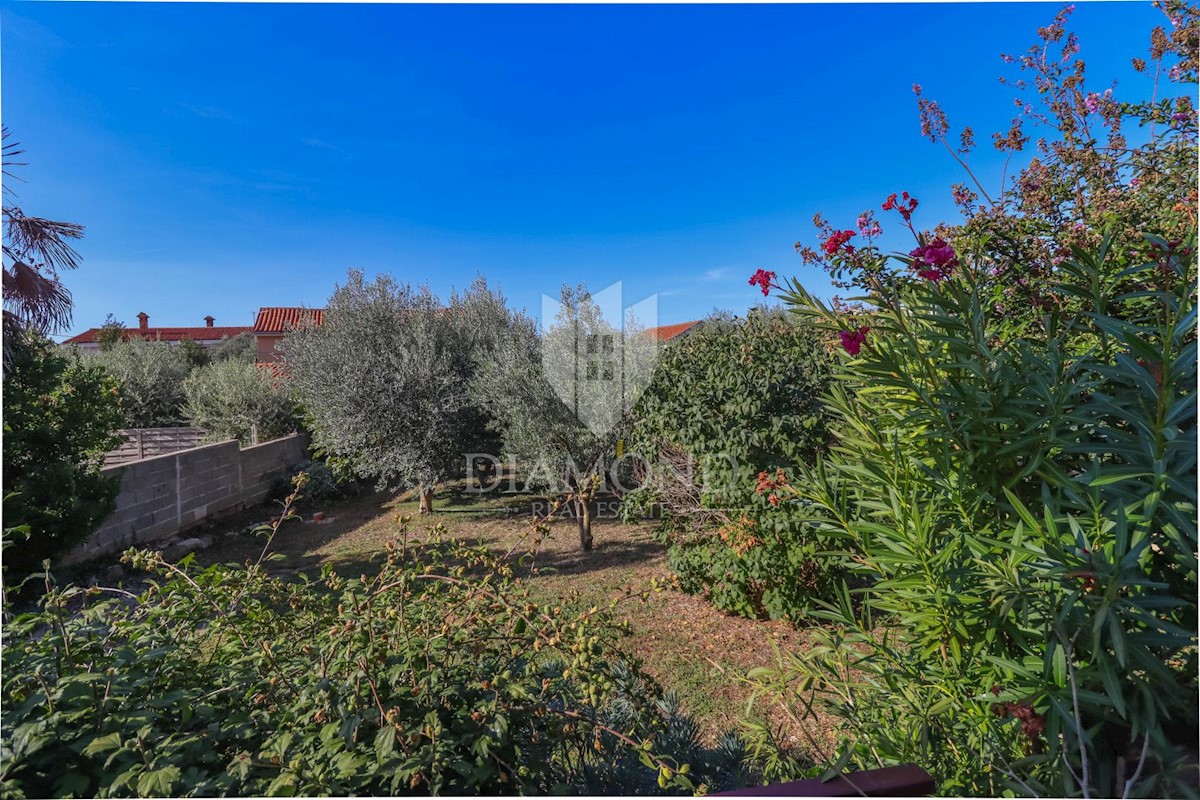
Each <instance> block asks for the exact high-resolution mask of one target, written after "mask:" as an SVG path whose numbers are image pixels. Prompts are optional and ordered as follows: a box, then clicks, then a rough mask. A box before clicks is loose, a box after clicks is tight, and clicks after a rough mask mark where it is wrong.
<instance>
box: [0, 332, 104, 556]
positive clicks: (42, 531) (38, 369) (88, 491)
mask: <svg viewBox="0 0 1200 800" xmlns="http://www.w3.org/2000/svg"><path fill="white" fill-rule="evenodd" d="M9 357H10V362H9V364H8V365H7V367H6V370H5V374H4V526H5V535H4V539H5V542H4V544H5V547H4V571H5V577H6V578H20V577H24V575H26V574H28V573H29V572H31V571H33V570H35V569H37V568H38V566H39V565H40V564H41V562H42V560H43V559H46V558H51V557H55V556H58V555H59V554H60V553H61V552H62V551H64V550H66V549H68V548H69V547H71V546H72V545H74V544H77V543H79V542H81V541H83V540H84V539H86V538H87V536H88V534H90V533H91V532H92V530H93V529H94V528H95V527H96V525H97V524H99V523H100V521H101V520H103V519H104V517H105V516H107V514H108V512H109V511H110V510H111V508H112V503H113V500H114V499H115V498H116V495H117V489H118V487H117V482H116V481H115V480H112V479H110V478H106V477H104V476H103V475H101V474H100V467H101V466H102V464H103V461H104V454H105V453H106V452H107V451H108V450H110V449H112V448H114V447H116V446H117V445H118V444H120V442H121V437H120V436H118V435H115V433H114V432H115V430H116V429H117V428H118V427H119V426H120V424H121V410H120V407H119V405H118V397H117V385H116V383H115V381H113V380H112V379H111V378H109V377H108V376H107V375H105V374H104V373H103V372H102V371H101V370H99V369H96V368H95V367H89V366H87V365H85V364H83V363H81V362H80V361H79V359H77V358H73V357H69V356H68V355H65V354H64V353H63V352H62V351H61V350H59V348H58V347H57V346H56V345H54V344H53V343H51V342H49V341H47V340H44V339H41V338H39V337H37V336H35V335H32V334H29V335H26V334H21V335H18V336H17V337H16V339H15V340H14V341H11V342H9Z"/></svg>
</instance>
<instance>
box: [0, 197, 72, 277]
mask: <svg viewBox="0 0 1200 800" xmlns="http://www.w3.org/2000/svg"><path fill="white" fill-rule="evenodd" d="M81 238H83V226H82V225H79V224H78V223H75V222H59V221H57V220H52V219H45V218H44V217H29V216H26V215H25V212H24V211H22V210H21V209H19V208H17V207H16V206H6V207H5V208H4V254H5V255H6V256H8V257H9V258H11V259H13V260H14V261H24V262H26V263H27V264H32V265H34V266H35V267H36V268H38V269H41V270H44V271H46V272H49V273H50V274H51V275H52V276H53V275H57V273H58V272H59V271H60V270H64V269H75V268H77V267H78V266H79V253H77V252H75V248H73V247H71V245H70V244H68V243H67V240H68V239H81Z"/></svg>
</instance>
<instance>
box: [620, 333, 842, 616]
mask: <svg viewBox="0 0 1200 800" xmlns="http://www.w3.org/2000/svg"><path fill="white" fill-rule="evenodd" d="M831 363H832V360H831V358H830V356H829V353H828V350H827V347H826V346H825V344H824V342H823V341H822V338H821V337H820V336H819V335H817V334H815V333H814V331H812V330H811V329H809V328H808V327H806V326H804V325H800V324H797V323H796V321H795V319H794V318H790V317H789V316H788V315H785V314H780V313H778V312H775V313H770V312H763V311H755V312H752V313H751V315H750V317H749V318H748V319H746V320H744V321H740V322H739V321H733V320H708V321H706V323H705V324H704V325H702V326H700V327H698V328H697V329H696V330H695V331H694V332H692V333H691V334H690V335H689V336H688V337H687V338H685V339H683V340H682V341H679V342H677V343H674V344H671V345H669V346H668V347H667V348H666V350H665V352H664V353H663V355H662V359H661V361H660V363H659V368H658V370H657V372H656V373H655V377H654V381H653V383H652V384H651V385H650V387H649V388H648V389H647V391H646V393H645V394H644V395H643V396H642V397H641V399H640V400H639V402H638V405H637V408H636V411H635V419H634V424H633V432H632V435H631V448H630V449H631V452H632V453H635V454H637V455H638V456H639V457H641V458H644V459H645V460H646V462H648V464H649V470H648V473H649V474H647V475H645V476H643V477H644V481H643V484H642V486H641V487H639V488H638V489H637V490H636V491H635V492H633V493H631V495H630V496H629V497H628V498H627V499H626V503H625V505H624V507H625V508H626V510H627V513H628V514H630V515H635V514H639V513H643V512H645V511H648V510H650V509H652V508H657V510H659V511H661V513H662V514H663V517H664V520H663V522H664V524H663V526H662V528H663V531H664V532H665V533H666V535H667V539H668V541H670V542H671V544H672V547H671V550H670V565H671V569H672V570H673V571H674V572H675V574H676V575H677V576H678V577H679V581H680V587H681V588H682V589H683V590H684V591H687V592H697V593H704V594H706V595H707V596H708V598H709V599H710V600H711V601H712V602H713V604H714V605H716V606H717V607H718V608H720V609H722V610H723V611H728V612H732V613H736V614H741V615H743V616H747V617H762V616H768V617H772V618H792V619H799V618H800V617H801V616H802V615H803V614H804V612H805V611H806V610H807V609H808V607H809V605H810V602H811V600H812V598H813V597H815V596H820V594H821V593H822V592H823V591H824V588H825V587H826V586H827V585H828V583H829V579H830V577H831V573H830V571H829V570H828V569H827V568H826V566H825V565H824V563H823V562H822V561H821V560H820V559H819V558H818V557H817V554H818V551H819V550H820V548H821V546H822V543H821V542H820V541H819V540H818V539H816V538H814V537H813V536H812V535H811V529H810V528H805V527H803V526H801V525H798V524H796V523H795V521H794V520H793V519H791V518H788V517H786V516H784V515H782V514H779V513H770V514H764V512H765V511H771V510H772V509H771V506H770V505H769V503H768V502H767V500H766V498H756V497H755V496H754V487H755V486H756V484H757V480H758V475H759V474H760V473H762V472H774V471H775V470H777V469H781V468H787V469H794V468H795V467H796V466H797V465H799V464H801V463H809V462H811V461H813V460H814V459H815V458H817V457H818V455H819V453H821V452H822V450H823V449H824V445H825V439H826V432H825V424H826V418H825V409H824V403H823V400H822V393H823V392H824V390H825V388H826V385H827V383H828V378H829V368H830V365H831Z"/></svg>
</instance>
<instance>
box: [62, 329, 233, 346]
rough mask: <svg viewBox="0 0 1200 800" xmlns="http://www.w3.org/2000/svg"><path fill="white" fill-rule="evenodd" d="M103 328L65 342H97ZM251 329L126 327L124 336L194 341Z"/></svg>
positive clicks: (127, 338) (213, 338)
mask: <svg viewBox="0 0 1200 800" xmlns="http://www.w3.org/2000/svg"><path fill="white" fill-rule="evenodd" d="M101 330H103V329H102V328H89V329H87V330H86V331H84V332H83V333H80V334H76V335H75V336H72V337H71V338H70V339H67V340H66V341H65V342H63V344H95V343H96V337H97V336H98V335H99V334H100V331H101ZM250 330H251V329H250V328H249V327H247V326H245V325H240V326H239V325H225V326H220V327H218V326H213V327H211V328H209V327H207V326H205V327H200V328H126V329H125V332H124V338H125V339H126V340H129V339H151V340H153V339H161V340H162V341H164V342H178V341H182V340H184V339H191V340H193V341H209V340H217V339H223V338H225V337H226V336H230V337H232V336H237V335H238V334H239V333H248V332H249V331H250Z"/></svg>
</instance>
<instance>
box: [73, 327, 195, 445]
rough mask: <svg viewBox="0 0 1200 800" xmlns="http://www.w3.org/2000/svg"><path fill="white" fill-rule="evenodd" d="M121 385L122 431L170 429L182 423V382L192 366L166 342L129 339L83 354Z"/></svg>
mask: <svg viewBox="0 0 1200 800" xmlns="http://www.w3.org/2000/svg"><path fill="white" fill-rule="evenodd" d="M84 358H85V360H86V361H87V363H89V364H93V365H95V366H99V367H102V368H103V369H104V370H105V371H106V372H107V373H108V374H109V375H111V376H112V377H114V378H116V380H117V382H118V383H120V385H121V409H122V412H123V414H124V417H125V422H124V427H126V428H171V427H175V426H178V425H182V424H184V414H183V404H184V393H183V382H184V380H185V379H186V378H187V376H188V374H189V373H190V372H191V369H192V365H191V363H190V362H189V361H188V359H187V358H186V357H185V354H184V353H183V352H182V351H180V350H179V349H177V348H175V347H172V346H171V345H169V344H167V343H166V342H159V341H146V340H144V339H130V340H129V341H125V342H118V343H115V344H113V345H112V347H110V348H109V349H108V350H106V351H102V352H92V353H86V354H84Z"/></svg>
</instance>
